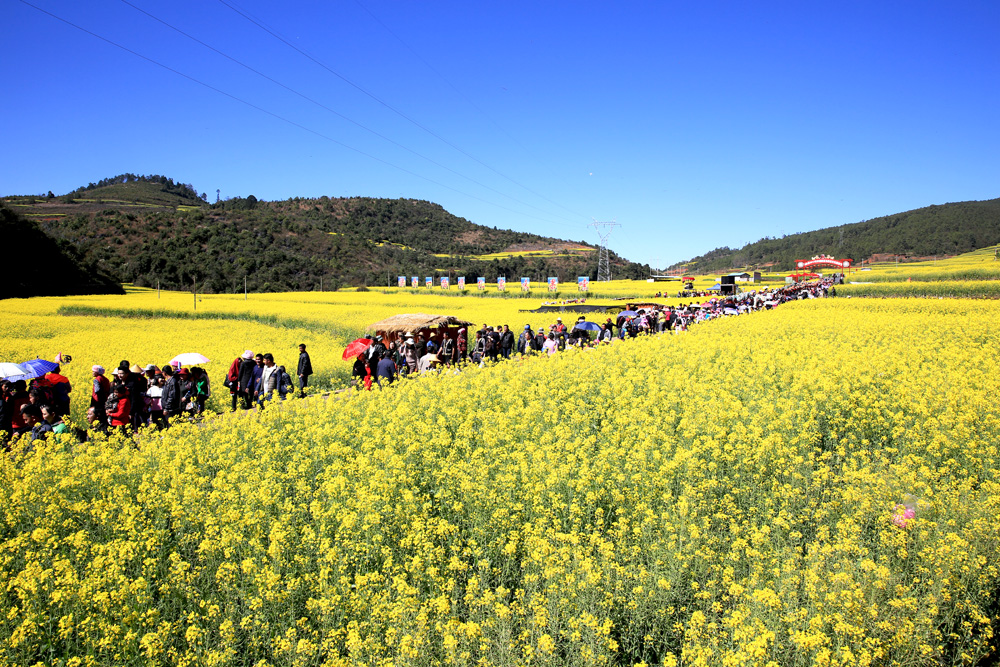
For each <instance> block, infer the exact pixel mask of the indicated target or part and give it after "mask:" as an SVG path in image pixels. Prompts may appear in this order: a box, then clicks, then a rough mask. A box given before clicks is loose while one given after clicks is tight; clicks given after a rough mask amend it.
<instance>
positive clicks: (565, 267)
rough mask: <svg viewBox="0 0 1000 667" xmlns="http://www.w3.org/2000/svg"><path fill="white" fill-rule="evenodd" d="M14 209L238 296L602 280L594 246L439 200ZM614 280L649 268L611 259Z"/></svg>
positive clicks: (82, 194)
mask: <svg viewBox="0 0 1000 667" xmlns="http://www.w3.org/2000/svg"><path fill="white" fill-rule="evenodd" d="M7 202H8V204H9V205H10V206H13V207H16V208H17V209H18V210H19V211H20V212H21V213H23V214H24V215H25V216H27V217H29V218H31V219H33V220H36V221H37V222H38V224H39V225H40V226H41V228H42V229H44V230H45V231H46V232H47V233H49V234H51V235H52V236H53V237H55V238H57V239H60V240H62V241H64V242H67V243H70V244H72V246H73V247H75V248H76V249H77V250H78V252H79V253H80V254H81V256H82V257H84V258H86V260H87V261H90V262H93V263H96V264H99V265H100V266H102V267H105V268H106V269H107V270H108V272H109V273H111V274H112V275H113V276H114V277H115V278H116V279H117V280H119V281H121V282H131V283H135V284H136V285H155V284H156V283H157V282H159V284H160V285H161V286H163V287H165V288H175V289H180V288H183V289H189V288H190V287H191V285H192V283H193V282H197V283H198V286H199V290H201V291H208V292H220V293H221V292H238V291H242V290H243V280H244V276H245V277H246V279H247V286H248V288H249V289H251V290H253V291H286V290H312V289H319V288H320V286H321V285H322V287H323V288H324V289H332V288H337V287H339V286H344V285H356V286H360V285H386V284H387V283H391V284H393V285H394V284H395V283H396V276H398V275H405V276H414V275H416V276H420V278H421V280H422V279H423V278H424V277H425V276H435V277H438V276H449V275H450V276H452V277H457V276H462V275H464V276H467V277H468V278H469V279H470V280H472V279H474V278H475V277H476V276H486V278H487V279H488V280H490V281H492V280H494V279H495V278H496V277H497V276H498V275H503V276H507V277H508V278H514V279H516V278H519V277H521V276H530V277H532V279H534V280H538V279H545V278H547V277H548V276H559V277H560V278H561V280H563V281H566V280H569V279H574V278H576V276H582V275H590V276H591V277H592V278H593V277H595V275H596V272H597V253H596V250H597V248H596V247H595V246H593V245H590V244H587V243H583V242H580V243H576V242H571V241H566V240H562V239H554V238H548V237H543V236H538V235H536V234H527V233H521V232H515V231H511V230H504V229H496V228H490V227H484V226H481V225H476V224H474V223H472V222H470V221H469V220H466V219H464V218H460V217H457V216H455V215H452V214H451V213H449V212H448V211H446V210H444V208H442V207H441V206H439V205H438V204H434V203H431V202H427V201H421V200H415V199H374V198H368V197H350V198H330V197H320V198H318V199H305V198H299V197H296V198H293V199H288V200H284V201H262V200H258V199H257V198H256V197H254V196H252V195H251V196H248V197H245V198H244V197H237V198H234V199H229V200H226V201H220V202H217V203H215V204H209V203H207V202H206V201H205V198H204V195H199V194H198V193H197V192H196V190H195V189H194V187H193V186H191V185H185V184H180V183H175V182H174V181H173V180H172V179H168V178H166V177H163V176H135V175H132V174H126V175H120V176H115V177H113V178H110V179H104V180H102V181H99V182H97V183H91V184H89V185H88V186H86V187H84V188H79V189H77V190H74V191H73V192H71V193H68V194H65V195H59V196H56V195H53V194H51V193H50V196H48V197H42V198H38V197H8V198H7ZM611 262H612V265H613V266H612V270H613V272H614V274H615V275H616V276H620V277H632V278H645V277H646V276H647V275H648V274H649V267H648V266H641V265H639V264H635V263H632V262H628V261H626V260H624V259H622V258H621V257H618V256H617V255H614V254H612V257H611Z"/></svg>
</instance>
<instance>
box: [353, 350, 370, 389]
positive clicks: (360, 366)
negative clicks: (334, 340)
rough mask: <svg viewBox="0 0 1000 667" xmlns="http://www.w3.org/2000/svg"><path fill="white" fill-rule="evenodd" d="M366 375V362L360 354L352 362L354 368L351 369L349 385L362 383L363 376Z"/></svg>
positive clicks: (363, 355)
mask: <svg viewBox="0 0 1000 667" xmlns="http://www.w3.org/2000/svg"><path fill="white" fill-rule="evenodd" d="M367 374H368V360H367V359H365V353H364V352H362V353H361V354H359V355H358V356H357V358H356V359H355V360H354V368H352V369H351V384H354V385H360V384H361V383H362V382H364V379H365V375H367Z"/></svg>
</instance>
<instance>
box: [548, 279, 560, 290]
mask: <svg viewBox="0 0 1000 667" xmlns="http://www.w3.org/2000/svg"><path fill="white" fill-rule="evenodd" d="M549 291H550V292H558V291H559V279H558V278H553V277H551V276H550V277H549Z"/></svg>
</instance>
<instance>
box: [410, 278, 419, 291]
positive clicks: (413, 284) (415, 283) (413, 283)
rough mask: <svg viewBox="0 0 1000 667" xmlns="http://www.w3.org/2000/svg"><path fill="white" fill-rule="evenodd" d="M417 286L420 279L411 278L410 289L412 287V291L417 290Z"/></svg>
mask: <svg viewBox="0 0 1000 667" xmlns="http://www.w3.org/2000/svg"><path fill="white" fill-rule="evenodd" d="M419 284H420V278H418V277H417V276H412V277H411V278H410V287H412V288H413V289H417V285H419Z"/></svg>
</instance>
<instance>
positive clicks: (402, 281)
mask: <svg viewBox="0 0 1000 667" xmlns="http://www.w3.org/2000/svg"><path fill="white" fill-rule="evenodd" d="M396 282H397V284H398V285H399V289H403V288H404V287H406V276H400V277H399V280H397V281H396Z"/></svg>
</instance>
